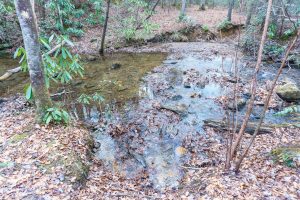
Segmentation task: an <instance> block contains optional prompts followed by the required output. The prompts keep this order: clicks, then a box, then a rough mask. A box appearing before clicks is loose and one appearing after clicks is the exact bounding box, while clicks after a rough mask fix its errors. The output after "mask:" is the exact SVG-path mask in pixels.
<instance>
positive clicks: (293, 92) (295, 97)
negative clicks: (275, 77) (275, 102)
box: [275, 82, 300, 102]
mask: <svg viewBox="0 0 300 200" xmlns="http://www.w3.org/2000/svg"><path fill="white" fill-rule="evenodd" d="M275 91H276V94H277V95H278V96H279V97H280V98H281V99H282V100H284V101H287V102H297V101H299V100H300V89H299V88H298V86H297V85H296V84H294V83H290V82H289V83H286V84H284V85H280V86H277V88H276V90H275Z"/></svg>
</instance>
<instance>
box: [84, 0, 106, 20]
mask: <svg viewBox="0 0 300 200" xmlns="http://www.w3.org/2000/svg"><path fill="white" fill-rule="evenodd" d="M89 2H90V4H92V5H93V9H94V12H91V13H90V14H89V15H88V17H87V18H86V22H87V23H88V24H90V25H97V24H100V25H103V24H104V21H105V17H104V15H103V13H104V12H103V0H89Z"/></svg>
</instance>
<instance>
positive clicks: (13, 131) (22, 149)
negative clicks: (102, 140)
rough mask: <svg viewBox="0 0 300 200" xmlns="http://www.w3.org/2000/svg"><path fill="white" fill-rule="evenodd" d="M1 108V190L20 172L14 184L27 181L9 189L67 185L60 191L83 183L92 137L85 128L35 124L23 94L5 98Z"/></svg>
mask: <svg viewBox="0 0 300 200" xmlns="http://www.w3.org/2000/svg"><path fill="white" fill-rule="evenodd" d="M0 111H1V113H0V117H1V119H2V122H1V123H0V132H1V144H0V151H1V159H0V165H2V166H3V167H1V168H0V170H1V176H2V178H1V181H0V182H1V188H2V189H4V188H10V187H11V184H13V182H14V177H15V176H16V174H19V173H21V174H23V175H22V176H20V177H18V178H17V182H16V184H19V183H22V182H26V184H24V185H23V189H22V187H21V188H18V187H16V188H14V189H11V192H18V191H19V192H21V191H22V190H27V189H26V188H27V186H26V185H27V184H28V185H29V187H30V188H31V189H34V190H47V189H49V187H48V186H49V185H48V184H47V182H48V183H50V182H51V183H55V184H58V185H59V184H66V187H65V186H64V185H63V186H62V188H61V190H62V191H64V190H66V191H67V190H69V189H68V188H70V189H71V188H79V187H81V186H82V185H84V183H85V181H86V178H87V176H88V173H89V168H90V165H91V162H90V161H91V152H90V149H91V144H92V138H91V137H90V134H89V133H88V130H86V129H85V128H83V127H80V126H79V125H76V124H70V125H69V126H68V127H64V126H55V125H54V126H49V127H45V126H40V125H38V124H36V123H35V119H34V116H35V113H34V110H33V108H32V107H28V104H27V103H26V101H25V99H24V98H23V97H18V98H8V99H7V101H6V102H4V103H2V104H1V107H0ZM28 147H30V148H28ZM9 163H10V164H9ZM38 177H43V178H42V179H39V178H38ZM3 180H4V182H3Z"/></svg>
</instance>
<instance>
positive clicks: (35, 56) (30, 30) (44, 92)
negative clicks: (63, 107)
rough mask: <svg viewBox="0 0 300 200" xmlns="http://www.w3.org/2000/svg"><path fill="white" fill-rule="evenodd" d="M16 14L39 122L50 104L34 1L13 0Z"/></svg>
mask: <svg viewBox="0 0 300 200" xmlns="http://www.w3.org/2000/svg"><path fill="white" fill-rule="evenodd" d="M14 2H15V7H16V11H17V16H18V19H19V22H20V26H21V30H22V35H23V41H24V46H25V50H26V53H27V63H28V69H29V75H30V80H31V86H32V90H33V95H34V98H35V105H36V108H37V109H36V113H37V120H38V121H39V122H41V119H42V116H43V114H44V111H45V109H46V108H48V107H51V106H52V102H51V99H50V94H49V91H48V89H47V87H46V83H45V77H44V72H43V67H42V55H41V49H40V44H39V40H38V27H37V20H36V15H35V13H34V8H33V7H34V1H33V0H31V1H28V0H15V1H14Z"/></svg>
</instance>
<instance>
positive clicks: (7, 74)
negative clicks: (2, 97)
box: [0, 67, 21, 81]
mask: <svg viewBox="0 0 300 200" xmlns="http://www.w3.org/2000/svg"><path fill="white" fill-rule="evenodd" d="M20 71H21V67H16V68H14V69H10V70H7V72H6V73H5V74H3V75H2V76H1V77H0V81H4V80H6V79H8V78H9V77H10V76H11V75H13V74H15V73H18V72H20Z"/></svg>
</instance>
